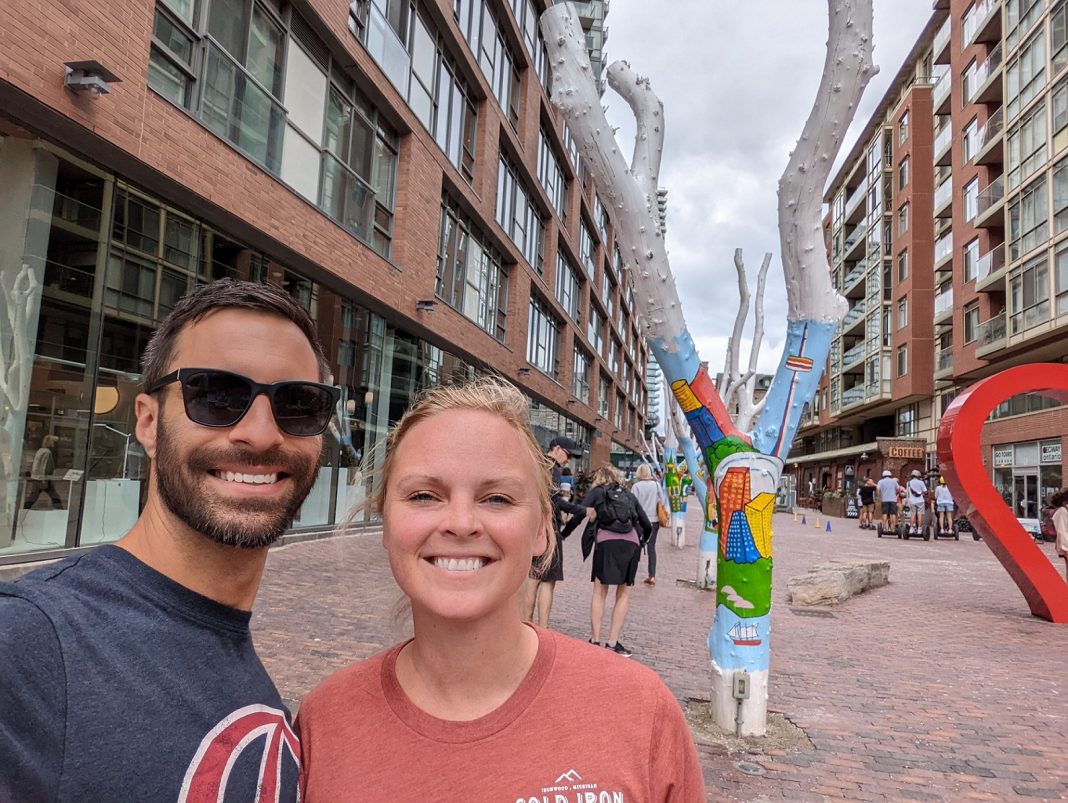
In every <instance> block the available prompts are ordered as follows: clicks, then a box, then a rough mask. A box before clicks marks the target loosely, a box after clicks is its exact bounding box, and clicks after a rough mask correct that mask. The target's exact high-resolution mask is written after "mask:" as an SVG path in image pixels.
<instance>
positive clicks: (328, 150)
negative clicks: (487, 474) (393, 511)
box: [0, 0, 648, 563]
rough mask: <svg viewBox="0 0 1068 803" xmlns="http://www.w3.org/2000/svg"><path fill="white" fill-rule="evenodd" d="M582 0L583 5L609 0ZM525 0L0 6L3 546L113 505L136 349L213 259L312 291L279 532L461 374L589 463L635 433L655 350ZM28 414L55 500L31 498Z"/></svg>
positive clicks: (97, 523) (131, 472)
mask: <svg viewBox="0 0 1068 803" xmlns="http://www.w3.org/2000/svg"><path fill="white" fill-rule="evenodd" d="M587 5H591V4H587ZM592 5H596V6H598V8H599V13H600V18H599V19H600V22H599V23H598V24H599V25H601V27H602V28H603V12H604V10H605V7H606V5H607V4H606V3H596V4H592ZM542 10H544V3H543V2H541V0H353V1H352V2H351V3H341V4H338V3H324V2H321V1H320V0H292V2H290V0H198V1H195V0H156V2H155V3H148V4H138V5H136V6H131V5H130V4H126V3H121V2H118V1H117V0H88V2H85V3H80V4H77V5H71V4H69V3H65V2H60V0H42V2H39V3H29V4H27V3H19V4H15V5H13V6H12V7H11V8H9V9H7V10H6V12H5V22H4V25H3V26H0V187H2V188H3V191H2V192H0V211H2V214H0V245H2V247H0V280H2V281H0V289H2V292H0V368H2V369H3V372H4V373H3V377H4V382H3V383H0V396H2V398H0V402H2V405H0V437H2V440H0V491H2V496H0V563H4V562H14V561H20V560H25V559H26V556H27V555H30V556H32V557H34V558H36V557H41V556H42V555H48V554H53V553H57V552H63V551H69V550H72V549H78V548H84V547H87V546H90V545H93V544H97V543H101V542H105V541H110V540H113V539H115V538H117V537H118V536H120V535H121V534H122V533H123V532H125V530H126V529H127V528H128V527H129V526H130V525H131V524H132V523H133V521H134V520H135V518H136V516H137V514H138V510H139V507H140V504H141V502H142V500H143V494H144V482H145V476H146V470H147V460H146V459H145V456H144V453H143V452H142V451H141V449H140V448H139V447H138V445H137V442H136V439H134V438H133V437H132V435H131V433H132V432H133V431H134V417H133V403H134V397H135V396H136V394H137V387H138V380H139V378H140V374H139V371H140V368H139V360H140V356H141V351H142V349H143V346H144V344H145V342H146V340H147V338H148V337H149V336H150V335H151V333H152V331H153V330H154V328H155V327H156V325H157V323H158V321H159V320H160V319H161V318H162V317H163V316H165V315H166V314H167V312H168V310H170V309H171V307H172V306H173V305H174V303H175V301H176V300H177V299H178V298H179V297H180V296H181V295H182V294H183V293H185V292H186V291H187V290H188V289H189V288H191V287H192V286H194V285H195V284H196V283H199V282H205V281H210V280H212V279H215V278H218V277H223V276H233V277H239V278H243V279H249V280H254V281H272V282H276V283H279V284H280V285H282V286H283V287H285V288H286V289H287V290H288V291H289V292H290V293H291V294H292V295H293V296H294V297H295V298H297V299H298V300H299V301H300V302H301V303H302V304H304V305H305V306H306V307H307V308H308V309H309V311H310V312H311V314H312V316H313V318H314V319H315V321H316V323H317V326H318V328H319V331H320V334H321V337H322V340H323V342H324V344H325V347H326V352H327V355H328V358H329V360H330V363H331V368H332V370H333V373H334V376H335V381H336V382H337V383H338V384H339V385H340V386H341V388H342V390H343V396H342V402H341V404H340V405H339V409H338V416H337V419H336V421H335V424H334V426H333V428H332V429H331V430H330V432H329V433H328V435H327V437H326V438H325V445H324V451H323V457H322V470H321V472H320V475H319V481H318V483H317V484H316V486H315V488H314V489H313V491H312V493H311V495H310V496H309V498H308V500H307V501H306V503H305V504H304V506H303V507H302V509H301V510H300V513H299V515H298V517H297V520H296V522H295V525H294V526H295V527H296V528H322V527H328V526H331V525H332V524H333V523H335V522H337V521H341V520H343V519H344V518H345V517H346V515H347V513H348V511H349V510H350V508H351V507H352V506H353V505H354V504H355V503H357V502H358V501H359V500H360V499H361V498H362V497H363V495H364V493H365V488H364V477H363V475H362V474H361V473H360V472H359V468H358V464H359V461H360V459H361V458H362V457H363V456H364V455H371V454H374V453H375V452H374V451H373V447H374V446H375V444H377V443H378V442H379V441H380V440H381V438H382V437H383V435H384V433H385V431H386V429H387V427H388V425H389V423H390V422H392V421H395V420H396V419H397V418H398V417H399V416H400V415H401V413H402V412H403V411H404V409H405V408H406V406H407V405H408V403H409V401H410V399H411V398H412V396H413V394H414V393H416V392H418V391H419V389H420V388H422V387H425V386H426V385H428V384H431V383H435V382H440V381H444V380H447V379H449V378H452V377H456V376H467V375H470V374H473V373H476V372H483V371H492V372H496V373H499V374H502V375H504V376H506V377H508V378H510V379H511V380H513V381H514V382H516V383H517V384H518V385H519V386H520V387H522V388H523V390H524V391H525V392H526V393H527V394H528V395H529V397H530V398H531V400H532V403H533V411H532V423H533V424H534V427H535V430H536V433H537V435H538V437H539V438H540V439H541V440H542V442H543V443H547V442H548V440H549V439H550V438H551V437H553V436H554V435H557V434H561V433H564V434H567V435H569V436H571V437H572V438H574V439H575V440H577V441H579V442H581V443H583V444H585V445H586V448H587V453H588V456H587V458H586V459H585V461H583V464H584V465H588V464H589V463H596V462H600V461H604V460H607V459H608V458H609V456H610V454H612V453H613V452H627V451H628V450H630V449H634V448H637V446H638V440H637V436H638V433H639V432H640V431H641V430H642V428H643V426H644V420H645V416H646V395H647V394H646V385H645V366H646V363H647V360H648V351H647V347H646V344H645V342H644V340H643V338H642V336H641V334H640V329H639V326H638V320H637V315H636V314H635V310H634V299H633V293H632V291H631V288H630V286H629V284H628V277H627V274H626V272H625V271H624V270H623V259H622V256H621V255H620V253H619V251H618V249H617V248H616V247H615V244H614V240H613V234H612V228H611V225H610V224H609V222H608V216H607V214H606V212H605V210H604V208H603V207H602V205H601V203H600V201H599V199H598V198H597V196H596V194H595V193H594V191H593V189H592V186H591V184H590V183H589V182H588V181H587V180H586V175H585V172H584V170H583V168H582V165H581V163H580V161H579V159H578V156H577V152H576V149H575V148H574V146H573V144H572V143H571V141H570V139H569V136H568V133H567V131H566V129H565V127H564V126H563V125H562V123H561V120H560V118H559V117H558V115H557V114H556V112H555V111H554V109H553V108H552V106H551V104H550V102H549V98H548V94H547V87H548V86H549V79H550V69H551V68H550V65H549V64H548V60H547V57H546V50H545V46H544V43H543V41H542V40H541V37H540V33H539V30H538V25H537V20H538V15H539V13H540V12H541V11H542ZM595 10H597V9H595ZM586 16H591V15H590V14H587V15H586ZM594 16H596V15H594ZM585 21H586V22H589V20H585ZM268 357H269V355H268V353H267V352H266V351H265V358H268ZM46 436H55V437H56V438H57V439H58V443H57V444H56V445H55V447H54V452H55V461H56V466H57V469H56V472H57V473H56V475H55V477H54V484H55V486H56V487H57V489H58V491H59V495H60V497H61V499H60V503H59V504H58V505H57V504H55V503H52V502H51V501H50V500H47V499H45V498H44V495H43V494H42V498H41V499H38V500H33V499H27V498H24V497H25V496H26V492H25V490H24V489H25V485H26V483H25V478H26V476H27V473H28V469H29V465H30V463H31V462H32V460H33V457H34V454H35V451H36V450H37V449H38V448H39V447H40V446H41V444H42V442H43V441H44V439H45V437H46ZM487 448H492V446H491V445H489V444H487Z"/></svg>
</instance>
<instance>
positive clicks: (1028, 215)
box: [1008, 179, 1049, 261]
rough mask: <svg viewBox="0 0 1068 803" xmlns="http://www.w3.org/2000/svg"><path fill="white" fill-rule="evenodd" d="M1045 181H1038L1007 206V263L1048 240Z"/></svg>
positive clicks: (1047, 205) (1047, 206)
mask: <svg viewBox="0 0 1068 803" xmlns="http://www.w3.org/2000/svg"><path fill="white" fill-rule="evenodd" d="M1048 208H1049V204H1048V200H1047V198H1046V181H1045V179H1039V180H1038V181H1036V182H1035V183H1033V184H1032V185H1031V186H1030V187H1028V188H1026V189H1025V190H1024V191H1023V193H1021V194H1020V195H1018V196H1017V197H1016V198H1015V199H1014V200H1013V202H1012V203H1011V204H1010V205H1009V232H1008V239H1009V261H1013V260H1016V259H1019V258H1020V257H1021V256H1023V255H1024V254H1026V253H1027V252H1028V251H1031V250H1033V249H1034V248H1036V247H1037V246H1039V245H1040V244H1042V243H1044V242H1046V240H1047V239H1048V238H1049V218H1048Z"/></svg>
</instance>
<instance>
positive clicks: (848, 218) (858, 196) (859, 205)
mask: <svg viewBox="0 0 1068 803" xmlns="http://www.w3.org/2000/svg"><path fill="white" fill-rule="evenodd" d="M867 195H868V185H867V182H861V184H860V186H859V187H857V188H856V189H855V190H853V192H852V194H851V195H850V196H849V198H848V200H846V204H845V222H846V223H850V224H853V223H859V222H860V221H862V220H863V219H864V215H865V213H866V212H867V207H866V204H865V203H864V199H865V198H866V197H867Z"/></svg>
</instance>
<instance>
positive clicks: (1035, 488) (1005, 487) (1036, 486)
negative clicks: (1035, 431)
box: [992, 438, 1064, 519]
mask: <svg viewBox="0 0 1068 803" xmlns="http://www.w3.org/2000/svg"><path fill="white" fill-rule="evenodd" d="M992 456H993V463H994V487H995V488H997V490H998V493H999V494H1001V498H1002V499H1004V500H1005V504H1006V505H1008V506H1009V509H1011V510H1012V512H1013V513H1014V514H1015V515H1016V516H1017V517H1019V518H1026V519H1037V518H1039V517H1040V516H1041V512H1042V508H1043V507H1044V506H1045V504H1046V500H1048V499H1049V497H1050V496H1052V495H1053V494H1055V493H1058V492H1059V491H1060V490H1061V488H1063V487H1064V485H1063V484H1062V482H1063V472H1062V466H1061V441H1060V439H1059V438H1058V439H1053V440H1043V441H1029V442H1026V443H1003V444H998V445H995V446H994V447H993V449H992Z"/></svg>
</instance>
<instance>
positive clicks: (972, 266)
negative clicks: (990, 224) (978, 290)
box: [964, 237, 979, 282]
mask: <svg viewBox="0 0 1068 803" xmlns="http://www.w3.org/2000/svg"><path fill="white" fill-rule="evenodd" d="M978 271H979V238H978V237H976V238H974V239H972V240H969V241H968V244H967V245H965V246H964V281H965V282H971V281H974V280H975V278H976V276H977V275H978Z"/></svg>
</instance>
